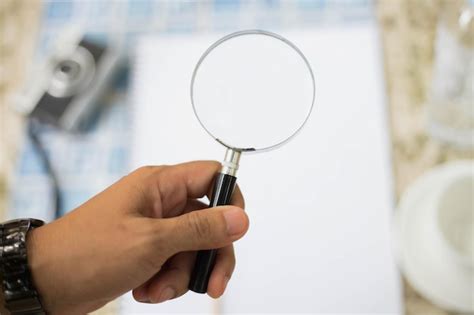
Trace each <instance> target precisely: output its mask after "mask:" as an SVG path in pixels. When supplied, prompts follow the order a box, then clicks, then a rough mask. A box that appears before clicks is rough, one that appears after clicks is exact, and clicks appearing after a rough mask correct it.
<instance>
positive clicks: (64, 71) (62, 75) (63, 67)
mask: <svg viewBox="0 0 474 315" xmlns="http://www.w3.org/2000/svg"><path fill="white" fill-rule="evenodd" d="M80 71H81V66H80V65H79V63H77V62H76V61H74V60H63V61H61V62H60V63H59V64H58V65H57V66H56V69H55V71H54V74H55V76H56V77H57V78H58V79H60V80H66V81H72V80H74V79H75V78H76V77H77V76H78V75H79V72H80Z"/></svg>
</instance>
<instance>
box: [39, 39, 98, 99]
mask: <svg viewBox="0 0 474 315" xmlns="http://www.w3.org/2000/svg"><path fill="white" fill-rule="evenodd" d="M51 70H52V71H51V83H50V85H49V88H48V92H49V94H51V95H53V96H55V97H67V96H71V95H74V94H77V93H78V92H79V91H81V90H83V89H85V88H87V87H88V85H89V83H90V82H91V81H92V78H93V77H94V73H95V65H94V57H93V56H92V55H91V53H90V52H89V51H88V50H87V49H85V48H84V47H81V46H79V47H77V48H76V50H75V51H74V52H73V53H72V54H70V55H69V56H67V57H63V58H62V59H60V60H58V61H57V63H56V64H54V65H53V66H52V67H51Z"/></svg>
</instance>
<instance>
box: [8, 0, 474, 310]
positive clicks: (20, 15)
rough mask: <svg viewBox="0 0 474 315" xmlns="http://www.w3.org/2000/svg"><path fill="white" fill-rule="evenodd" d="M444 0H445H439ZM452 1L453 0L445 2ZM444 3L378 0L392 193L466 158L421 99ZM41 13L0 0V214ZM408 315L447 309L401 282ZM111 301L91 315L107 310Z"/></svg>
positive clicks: (31, 4)
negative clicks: (17, 105) (427, 120)
mask: <svg viewBox="0 0 474 315" xmlns="http://www.w3.org/2000/svg"><path fill="white" fill-rule="evenodd" d="M446 1H447V2H448V3H449V1H450V0H445V1H444V2H446ZM452 1H454V0H452ZM442 3H443V0H380V1H378V2H377V16H378V20H379V22H380V25H381V34H382V43H383V48H384V56H385V58H384V61H385V72H386V84H387V85H386V87H387V94H388V101H389V106H390V124H391V134H392V154H393V162H394V163H393V172H394V175H395V189H396V195H397V197H400V195H401V194H402V192H403V191H404V190H405V189H406V187H407V186H408V185H410V183H412V182H413V181H414V180H415V179H416V178H417V177H418V176H420V175H421V174H422V173H423V172H425V171H426V170H428V169H429V168H431V167H433V166H434V165H436V164H439V163H442V162H444V161H447V160H452V159H460V158H469V159H473V158H474V155H473V152H459V151H456V150H454V149H452V148H449V147H446V146H443V145H441V144H439V143H437V142H436V141H433V140H432V139H430V137H429V136H428V135H427V134H426V131H425V125H424V102H425V99H426V93H427V89H428V87H429V83H430V78H431V68H432V61H433V56H434V51H433V42H434V37H435V29H436V23H437V18H438V15H439V12H440V8H441V5H442ZM40 11H41V5H40V1H39V0H0V217H1V215H2V211H3V209H5V198H6V194H5V191H6V182H7V178H8V175H9V172H11V169H12V165H13V163H14V162H15V158H16V153H17V149H18V147H19V143H18V141H19V139H20V138H19V135H20V132H21V130H22V119H21V117H19V116H18V115H16V114H15V113H14V112H12V111H11V110H10V109H9V105H10V96H11V94H12V91H14V90H15V89H16V88H18V86H19V85H20V84H21V82H22V80H23V79H24V78H25V72H24V71H25V69H26V67H27V66H29V65H28V64H27V63H25V61H28V60H31V54H32V51H33V50H32V48H33V47H34V43H35V42H34V41H35V38H36V35H37V34H36V32H37V29H38V27H37V25H38V19H39V15H40ZM404 305H405V313H406V314H408V315H415V314H416V315H421V314H427V315H428V314H429V315H437V314H440V315H441V314H454V313H449V312H447V311H444V310H442V309H440V308H437V307H436V306H434V305H432V304H431V303H430V302H428V301H427V300H426V299H424V298H423V297H421V296H420V295H419V294H418V293H417V292H416V291H414V290H413V289H412V288H411V287H410V286H409V285H408V284H407V283H406V282H404ZM115 307H116V305H115V304H114V303H111V305H109V306H107V307H106V308H104V309H103V310H101V311H99V312H97V314H114V313H115V312H114V309H115Z"/></svg>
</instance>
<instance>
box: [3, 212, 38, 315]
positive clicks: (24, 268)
mask: <svg viewBox="0 0 474 315" xmlns="http://www.w3.org/2000/svg"><path fill="white" fill-rule="evenodd" d="M43 224H44V222H43V221H41V220H36V219H18V220H12V221H8V222H5V223H2V224H0V279H2V290H3V296H4V299H5V307H6V309H7V310H9V311H10V313H11V314H12V315H33V314H34V315H44V314H46V312H45V311H44V309H43V307H42V305H41V299H40V296H39V294H38V292H37V291H36V289H35V287H34V285H33V281H32V278H31V273H30V270H29V267H28V256H27V252H26V237H27V234H28V232H29V231H31V230H32V229H34V228H37V227H40V226H42V225H43Z"/></svg>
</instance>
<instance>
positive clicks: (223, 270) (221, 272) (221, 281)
mask: <svg viewBox="0 0 474 315" xmlns="http://www.w3.org/2000/svg"><path fill="white" fill-rule="evenodd" d="M234 268H235V254H234V246H232V245H229V246H226V247H223V248H220V249H219V250H218V251H217V256H216V264H215V266H214V269H213V270H212V274H211V277H210V279H209V284H208V286H207V294H209V296H211V297H213V298H215V299H216V298H218V297H220V296H221V295H222V294H224V291H225V288H226V286H227V283H228V282H229V280H230V278H231V276H232V273H233V271H234Z"/></svg>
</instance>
